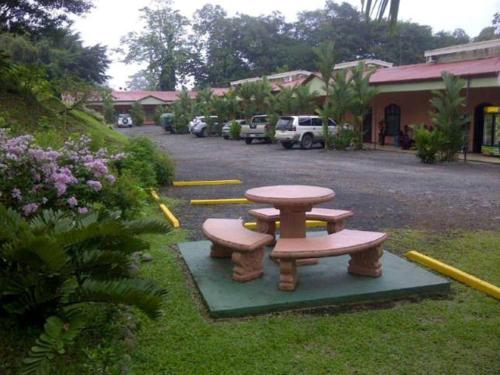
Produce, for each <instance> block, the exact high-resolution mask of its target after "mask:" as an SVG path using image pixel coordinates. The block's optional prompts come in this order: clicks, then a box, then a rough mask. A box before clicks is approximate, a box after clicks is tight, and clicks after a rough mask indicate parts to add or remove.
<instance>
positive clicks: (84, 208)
mask: <svg viewBox="0 0 500 375" xmlns="http://www.w3.org/2000/svg"><path fill="white" fill-rule="evenodd" d="M88 212H89V209H88V208H87V207H80V208H78V213H79V214H80V215H85V214H86V213H88Z"/></svg>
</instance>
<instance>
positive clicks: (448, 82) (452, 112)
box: [430, 72, 469, 161]
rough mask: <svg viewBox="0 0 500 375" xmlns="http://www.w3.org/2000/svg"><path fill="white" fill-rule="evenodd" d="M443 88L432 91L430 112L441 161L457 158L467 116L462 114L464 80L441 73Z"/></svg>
mask: <svg viewBox="0 0 500 375" xmlns="http://www.w3.org/2000/svg"><path fill="white" fill-rule="evenodd" d="M442 79H443V83H444V90H436V91H433V92H432V94H433V97H432V99H431V106H432V108H433V111H432V112H431V113H430V115H431V119H432V124H433V125H434V131H435V132H436V137H437V138H438V139H439V150H438V151H439V158H440V160H442V161H453V160H456V159H457V155H458V153H459V152H460V151H461V150H462V147H463V145H464V143H465V134H464V133H465V131H466V125H467V124H468V122H469V118H468V116H466V115H465V114H464V110H465V102H466V97H465V96H464V95H462V93H463V92H462V91H463V89H464V87H465V81H464V80H463V79H460V78H458V77H455V76H454V75H453V74H450V73H448V72H444V73H443V74H442Z"/></svg>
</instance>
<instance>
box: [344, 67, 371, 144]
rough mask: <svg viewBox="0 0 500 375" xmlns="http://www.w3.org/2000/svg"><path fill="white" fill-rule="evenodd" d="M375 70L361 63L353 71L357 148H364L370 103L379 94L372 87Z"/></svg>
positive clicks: (355, 140) (353, 107)
mask: <svg viewBox="0 0 500 375" xmlns="http://www.w3.org/2000/svg"><path fill="white" fill-rule="evenodd" d="M373 73H374V70H370V69H367V67H366V66H365V64H363V63H359V64H358V65H357V66H356V67H355V68H354V69H353V70H352V77H351V80H350V82H351V88H352V101H351V105H350V110H351V113H352V115H353V116H354V132H355V139H354V144H355V146H356V148H358V149H361V148H363V120H364V118H365V115H366V114H367V113H368V111H369V109H370V102H371V101H372V99H373V98H374V97H375V95H376V94H377V89H376V88H375V87H373V86H371V85H370V76H371V75H372V74H373Z"/></svg>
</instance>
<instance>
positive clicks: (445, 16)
mask: <svg viewBox="0 0 500 375" xmlns="http://www.w3.org/2000/svg"><path fill="white" fill-rule="evenodd" d="M346 1H347V2H349V3H351V4H353V5H354V6H359V4H360V1H359V0H346ZM337 2H340V1H337ZM206 3H211V4H219V5H221V6H222V7H223V8H224V9H226V11H227V12H228V14H229V15H234V14H236V13H238V12H239V13H245V14H249V15H254V16H258V15H261V14H269V13H271V12H272V11H274V10H278V11H280V12H281V13H283V15H284V16H285V17H286V19H287V20H290V21H292V20H295V18H296V17H295V16H296V14H297V13H298V12H300V11H302V10H312V9H318V8H323V5H324V3H325V0H306V1H297V0H248V1H242V0H175V1H174V4H175V7H176V8H177V9H179V10H180V12H181V13H182V14H184V15H185V16H187V17H191V15H192V14H193V12H194V11H195V10H196V9H199V8H201V7H202V6H203V5H204V4H206ZM94 4H95V7H94V9H93V10H92V11H91V12H90V13H89V14H87V15H86V16H85V17H83V18H78V19H77V20H76V21H75V24H74V28H75V30H76V31H78V32H79V33H80V34H81V37H82V39H83V41H84V43H85V44H86V45H92V44H97V43H100V44H103V45H106V46H108V47H109V50H111V49H113V48H116V47H118V46H119V45H120V37H122V36H123V35H125V34H126V33H128V32H129V31H139V30H140V22H139V9H140V8H142V7H144V6H147V5H149V4H150V0H133V1H132V0H127V1H124V0H121V1H120V0H94ZM499 11H500V0H401V5H400V15H399V18H400V19H402V20H411V21H414V22H418V23H420V24H424V25H430V26H431V27H432V29H433V30H434V31H435V32H436V31H440V30H447V31H451V30H454V29H456V28H462V29H464V30H465V31H466V32H467V34H469V36H472V37H474V36H476V35H477V34H478V33H479V32H480V31H481V29H482V28H483V27H486V26H489V25H490V24H491V20H492V17H493V14H494V13H495V12H499ZM112 58H113V62H112V64H111V65H110V68H109V70H108V74H109V75H110V76H111V79H110V82H109V84H110V86H111V87H113V88H115V89H117V88H119V87H125V83H126V81H127V80H128V77H129V76H130V75H131V74H133V73H134V72H135V71H136V70H137V69H138V68H137V66H131V65H125V64H123V63H120V62H119V61H118V59H117V57H116V56H112Z"/></svg>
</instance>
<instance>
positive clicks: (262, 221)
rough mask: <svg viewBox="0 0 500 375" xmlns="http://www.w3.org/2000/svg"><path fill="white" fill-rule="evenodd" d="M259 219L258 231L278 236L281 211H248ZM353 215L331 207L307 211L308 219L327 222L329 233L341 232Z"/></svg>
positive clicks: (263, 209)
mask: <svg viewBox="0 0 500 375" xmlns="http://www.w3.org/2000/svg"><path fill="white" fill-rule="evenodd" d="M248 213H249V214H250V215H251V216H253V217H255V219H256V220H257V231H259V232H261V233H267V234H270V235H271V236H273V238H275V237H276V221H277V220H279V218H280V211H279V210H278V209H276V208H259V209H254V210H250V211H248ZM351 216H353V213H352V211H345V210H334V209H331V208H313V209H312V210H311V211H309V212H306V219H307V220H319V221H325V222H326V230H327V231H328V234H332V233H336V232H340V231H341V230H342V229H344V227H345V221H346V220H347V219H349V218H350V217H351Z"/></svg>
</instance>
